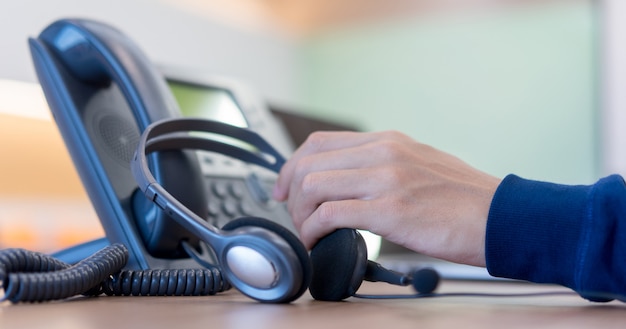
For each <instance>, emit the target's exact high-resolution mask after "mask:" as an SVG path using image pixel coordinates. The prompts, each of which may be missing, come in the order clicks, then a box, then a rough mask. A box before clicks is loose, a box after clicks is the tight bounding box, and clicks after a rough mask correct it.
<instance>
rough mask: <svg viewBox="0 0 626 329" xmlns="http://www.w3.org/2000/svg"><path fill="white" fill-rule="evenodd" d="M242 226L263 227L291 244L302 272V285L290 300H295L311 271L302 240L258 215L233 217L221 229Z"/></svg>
mask: <svg viewBox="0 0 626 329" xmlns="http://www.w3.org/2000/svg"><path fill="white" fill-rule="evenodd" d="M243 226H258V227H263V228H265V229H268V230H270V231H272V232H274V233H276V234H278V235H279V236H281V237H282V238H283V239H285V241H287V243H289V245H291V247H292V248H293V250H294V251H295V253H296V255H297V257H298V259H299V260H300V264H301V265H302V273H303V278H302V286H301V287H300V289H299V290H298V293H297V294H295V295H294V296H293V299H292V300H296V299H297V298H298V297H300V296H302V294H303V293H304V292H305V291H306V289H307V288H308V287H309V283H310V282H311V272H312V266H311V259H310V258H309V254H308V252H307V250H306V248H305V247H304V245H303V244H302V241H300V239H298V237H297V236H296V235H295V234H293V233H292V232H291V231H289V230H288V229H287V228H285V227H284V226H282V225H280V224H278V223H275V222H272V221H270V220H267V219H265V218H260V217H242V218H238V219H235V220H233V221H230V222H228V223H226V225H224V227H222V229H223V230H226V231H231V230H234V229H236V228H238V227H243ZM292 300H290V301H292ZM290 301H288V302H290Z"/></svg>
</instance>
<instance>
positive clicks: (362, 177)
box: [287, 169, 380, 229]
mask: <svg viewBox="0 0 626 329" xmlns="http://www.w3.org/2000/svg"><path fill="white" fill-rule="evenodd" d="M375 176H376V175H375V171H374V170H373V169H349V170H333V171H320V172H313V173H310V174H309V175H307V176H306V178H305V179H304V181H303V182H302V184H301V186H300V187H299V188H294V189H292V195H291V196H290V197H289V201H288V204H287V207H288V209H289V212H290V214H291V215H292V219H293V221H294V225H295V226H296V228H297V229H300V227H301V225H302V222H304V220H306V219H307V218H308V217H309V216H311V214H312V213H313V212H314V211H315V210H316V209H317V207H318V206H319V205H320V204H322V203H324V202H328V201H339V200H347V199H363V200H365V199H371V198H374V197H375V196H376V195H377V194H378V193H380V184H379V182H378V181H377V179H376V178H375Z"/></svg>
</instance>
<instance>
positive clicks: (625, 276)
mask: <svg viewBox="0 0 626 329" xmlns="http://www.w3.org/2000/svg"><path fill="white" fill-rule="evenodd" d="M485 257H486V261H487V269H488V271H489V273H490V274H491V275H493V276H498V277H506V278H513V279H520V280H527V281H532V282H537V283H556V284H560V285H564V286H566V287H569V288H571V289H573V290H575V291H577V292H578V293H579V294H581V295H582V296H583V297H585V298H588V299H590V300H594V301H603V300H605V298H606V296H609V295H618V296H626V185H625V184H624V180H623V179H622V177H620V176H617V175H613V176H608V177H606V178H603V179H601V180H599V181H598V182H597V183H595V184H593V185H559V184H553V183H546V182H539V181H532V180H527V179H523V178H520V177H518V176H515V175H509V176H507V177H506V178H505V179H504V180H503V181H502V183H501V184H500V186H499V187H498V189H497V191H496V193H495V195H494V198H493V200H492V203H491V208H490V210H489V218H488V220H487V233H486V240H485ZM606 299H607V300H609V299H611V298H606ZM618 299H620V300H622V301H626V297H618Z"/></svg>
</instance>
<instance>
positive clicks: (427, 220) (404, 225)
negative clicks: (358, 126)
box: [273, 131, 500, 266]
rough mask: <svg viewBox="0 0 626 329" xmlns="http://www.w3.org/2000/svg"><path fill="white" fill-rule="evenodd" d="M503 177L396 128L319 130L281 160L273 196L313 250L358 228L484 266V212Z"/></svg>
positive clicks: (487, 209)
mask: <svg viewBox="0 0 626 329" xmlns="http://www.w3.org/2000/svg"><path fill="white" fill-rule="evenodd" d="M499 183H500V179H498V178H495V177H493V176H490V175H488V174H486V173H483V172H481V171H479V170H476V169H474V168H473V167H471V166H469V165H468V164H466V163H465V162H463V161H461V160H460V159H458V158H456V157H454V156H451V155H449V154H447V153H445V152H442V151H439V150H437V149H435V148H432V147H430V146H428V145H425V144H421V143H418V142H416V141H414V140H412V139H411V138H409V137H408V136H406V135H404V134H402V133H399V132H394V131H387V132H372V133H360V132H317V133H313V134H311V136H309V138H308V139H307V140H306V142H305V143H304V144H303V145H302V146H301V147H300V148H298V150H296V152H295V153H294V154H293V156H292V157H291V158H290V159H289V160H288V161H287V163H286V164H285V165H284V166H283V168H282V170H281V172H280V175H279V177H278V180H277V182H276V186H275V188H274V192H273V195H274V198H275V199H277V200H279V201H285V200H286V201H287V206H288V209H289V212H290V214H291V216H292V218H293V221H294V224H295V226H296V229H297V230H298V231H299V233H300V238H301V239H302V241H303V243H304V244H305V246H306V247H307V248H309V249H310V248H312V247H313V246H314V244H315V243H316V241H317V240H319V239H320V238H322V237H324V236H325V235H327V234H329V233H331V232H333V231H334V230H336V229H338V228H356V229H363V230H368V231H370V232H372V233H375V234H378V235H380V236H382V237H384V238H386V239H387V240H389V241H391V242H394V243H396V244H399V245H402V246H405V247H407V248H409V249H412V250H415V251H417V252H420V253H423V254H426V255H430V256H433V257H438V258H441V259H446V260H450V261H453V262H458V263H465V264H470V265H476V266H484V265H485V256H484V249H485V247H484V245H485V242H484V241H485V227H486V222H487V215H488V213H489V207H490V203H491V199H492V197H493V194H494V193H495V190H496V188H497V187H498V185H499Z"/></svg>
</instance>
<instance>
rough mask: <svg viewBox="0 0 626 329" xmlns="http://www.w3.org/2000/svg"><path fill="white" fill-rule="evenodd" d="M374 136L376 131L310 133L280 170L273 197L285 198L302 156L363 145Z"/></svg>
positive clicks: (281, 199) (282, 199) (374, 137)
mask: <svg viewBox="0 0 626 329" xmlns="http://www.w3.org/2000/svg"><path fill="white" fill-rule="evenodd" d="M376 136H377V134H376V133H357V132H349V131H344V132H317V133H313V134H311V135H310V136H309V138H307V140H306V141H305V142H304V144H302V146H300V147H299V148H298V149H297V150H296V151H295V152H294V154H293V155H292V156H291V158H290V159H289V160H288V161H287V162H286V163H285V165H284V166H283V167H282V169H281V170H280V174H279V176H278V179H277V180H276V184H275V186H274V190H273V196H274V198H275V199H277V200H280V201H284V200H285V199H286V198H287V196H288V194H289V186H290V184H291V180H292V178H293V175H294V171H295V168H296V167H297V166H298V164H299V163H300V160H301V159H302V158H305V157H307V156H309V155H312V154H318V153H324V152H328V151H334V150H341V149H346V148H351V147H355V146H359V145H363V144H365V143H368V142H371V141H373V140H375V139H376ZM337 158H341V157H337ZM336 160H337V159H335V161H336Z"/></svg>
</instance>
